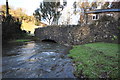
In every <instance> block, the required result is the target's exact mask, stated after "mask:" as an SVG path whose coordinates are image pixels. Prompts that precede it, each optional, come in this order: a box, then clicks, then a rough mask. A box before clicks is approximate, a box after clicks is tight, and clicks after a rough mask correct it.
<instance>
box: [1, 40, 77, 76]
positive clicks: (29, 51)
mask: <svg viewBox="0 0 120 80" xmlns="http://www.w3.org/2000/svg"><path fill="white" fill-rule="evenodd" d="M68 51H69V48H68V47H66V46H63V45H60V44H57V43H53V42H35V41H30V42H23V43H9V44H7V45H4V46H3V49H2V77H3V78H75V76H74V75H73V71H74V68H73V63H72V61H71V59H70V58H68V57H67V54H68Z"/></svg>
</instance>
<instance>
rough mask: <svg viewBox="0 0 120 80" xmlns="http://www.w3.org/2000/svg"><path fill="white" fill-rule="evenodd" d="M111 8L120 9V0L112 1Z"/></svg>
mask: <svg viewBox="0 0 120 80" xmlns="http://www.w3.org/2000/svg"><path fill="white" fill-rule="evenodd" d="M111 8H113V9H120V1H116V2H112V4H111Z"/></svg>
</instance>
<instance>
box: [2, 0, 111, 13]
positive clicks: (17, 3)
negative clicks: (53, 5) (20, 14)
mask: <svg viewBox="0 0 120 80" xmlns="http://www.w3.org/2000/svg"><path fill="white" fill-rule="evenodd" d="M8 1H9V5H10V6H13V7H15V8H24V9H26V13H27V14H28V15H32V14H33V12H34V11H35V10H36V9H37V8H38V7H39V5H40V2H42V1H43V0H8ZM48 1H52V0H48ZM67 1H68V5H72V3H73V2H74V1H75V0H67ZM76 1H77V0H76ZM88 1H94V0H88ZM107 1H113V0H107ZM5 3H6V0H0V5H3V4H5Z"/></svg>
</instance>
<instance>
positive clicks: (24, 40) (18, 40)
mask: <svg viewBox="0 0 120 80" xmlns="http://www.w3.org/2000/svg"><path fill="white" fill-rule="evenodd" d="M27 41H31V40H30V39H17V40H13V41H10V42H27Z"/></svg>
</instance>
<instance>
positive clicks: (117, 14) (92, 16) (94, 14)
mask: <svg viewBox="0 0 120 80" xmlns="http://www.w3.org/2000/svg"><path fill="white" fill-rule="evenodd" d="M86 15H87V17H86V18H85V19H86V22H87V24H90V23H92V22H93V21H95V20H99V19H100V18H101V17H102V16H111V17H113V18H114V19H115V20H118V19H120V9H98V10H95V11H87V12H86Z"/></svg>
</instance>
